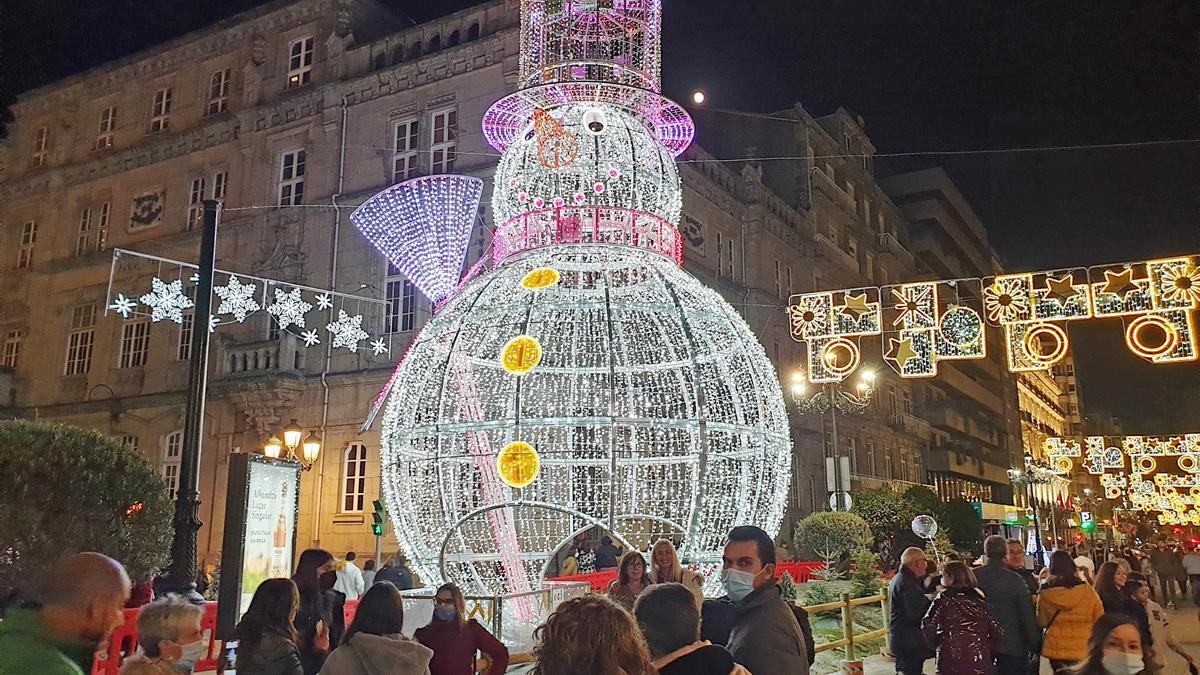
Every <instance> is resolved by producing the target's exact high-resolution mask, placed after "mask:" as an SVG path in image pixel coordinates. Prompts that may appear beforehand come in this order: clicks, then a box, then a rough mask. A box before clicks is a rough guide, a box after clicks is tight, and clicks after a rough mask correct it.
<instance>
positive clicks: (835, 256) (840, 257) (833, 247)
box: [814, 234, 859, 274]
mask: <svg viewBox="0 0 1200 675" xmlns="http://www.w3.org/2000/svg"><path fill="white" fill-rule="evenodd" d="M814 239H816V240H817V257H819V258H825V259H826V260H831V261H833V262H835V263H837V264H839V265H842V266H843V267H845V268H847V269H849V270H850V271H851V272H853V273H854V274H858V271H859V270H858V259H857V258H855V257H854V256H852V255H850V254H849V253H846V252H845V251H843V250H842V247H841V246H838V245H837V244H836V243H834V241H833V240H831V239H830V238H829V237H826V236H825V235H823V234H817V235H816V236H815V237H814Z"/></svg>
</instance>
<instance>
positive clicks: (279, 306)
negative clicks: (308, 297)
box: [267, 288, 313, 330]
mask: <svg viewBox="0 0 1200 675" xmlns="http://www.w3.org/2000/svg"><path fill="white" fill-rule="evenodd" d="M312 307H313V306H312V305H311V304H310V303H307V302H305V301H304V299H303V298H301V297H300V289H299V288H293V289H292V290H291V291H289V292H287V293H285V292H284V291H283V289H281V288H276V289H275V304H273V305H271V306H270V307H268V308H267V313H268V314H270V315H271V316H273V317H275V320H276V321H277V322H279V329H280V330H287V327H288V326H292V325H294V326H296V327H297V328H304V315H305V314H307V313H308V311H309V310H310V309H312Z"/></svg>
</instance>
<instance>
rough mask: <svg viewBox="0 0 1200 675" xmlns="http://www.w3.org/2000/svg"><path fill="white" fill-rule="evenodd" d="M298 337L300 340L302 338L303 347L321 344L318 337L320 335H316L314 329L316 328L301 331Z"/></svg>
mask: <svg viewBox="0 0 1200 675" xmlns="http://www.w3.org/2000/svg"><path fill="white" fill-rule="evenodd" d="M300 339H301V340H304V346H305V347H311V346H313V345H319V344H321V338H320V336H318V335H317V329H316V328H314V329H312V330H309V331H305V332H303V333H301V334H300Z"/></svg>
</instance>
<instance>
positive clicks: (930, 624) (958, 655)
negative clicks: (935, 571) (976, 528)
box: [921, 562, 1004, 675]
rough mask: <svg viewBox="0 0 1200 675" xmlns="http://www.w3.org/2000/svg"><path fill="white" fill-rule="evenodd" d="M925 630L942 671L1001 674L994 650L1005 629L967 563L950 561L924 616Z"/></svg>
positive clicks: (963, 674) (949, 673)
mask: <svg viewBox="0 0 1200 675" xmlns="http://www.w3.org/2000/svg"><path fill="white" fill-rule="evenodd" d="M921 631H922V632H923V633H924V634H925V641H926V643H928V644H929V646H931V647H933V648H934V649H935V650H936V652H937V672H938V673H939V675H940V674H943V673H944V674H945V675H997V674H996V667H995V666H994V665H992V650H993V649H994V648H995V647H996V646H997V645H998V644H999V643H1000V640H1001V638H1002V637H1003V635H1004V633H1003V631H1001V629H1000V624H998V623H996V620H995V619H993V618H992V615H991V614H990V613H989V612H988V608H987V605H986V604H985V603H984V601H983V594H982V593H981V592H980V591H979V588H978V587H977V586H976V583H975V575H974V574H973V573H972V572H971V568H969V567H967V566H966V564H964V563H961V562H948V563H946V566H945V568H944V569H943V570H942V591H941V592H940V593H938V595H937V597H936V598H934V600H933V604H932V605H930V606H929V611H928V612H927V613H926V614H925V618H924V619H922V621H921Z"/></svg>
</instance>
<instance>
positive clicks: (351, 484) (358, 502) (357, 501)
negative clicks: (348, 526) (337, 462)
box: [342, 443, 367, 513]
mask: <svg viewBox="0 0 1200 675" xmlns="http://www.w3.org/2000/svg"><path fill="white" fill-rule="evenodd" d="M366 497H367V446H365V445H363V444H362V443H351V444H350V445H348V446H346V453H345V456H344V457H343V461H342V512H344V513H355V512H358V511H362V510H363V502H364V501H365V500H366Z"/></svg>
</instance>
